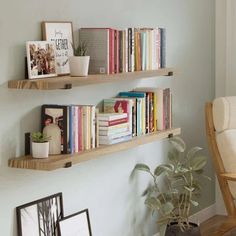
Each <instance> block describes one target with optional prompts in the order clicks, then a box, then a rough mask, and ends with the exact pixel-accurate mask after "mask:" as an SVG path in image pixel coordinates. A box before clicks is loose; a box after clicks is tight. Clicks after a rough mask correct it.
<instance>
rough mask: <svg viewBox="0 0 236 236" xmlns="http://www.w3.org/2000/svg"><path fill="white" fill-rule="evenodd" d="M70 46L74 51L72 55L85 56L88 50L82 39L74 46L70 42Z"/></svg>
mask: <svg viewBox="0 0 236 236" xmlns="http://www.w3.org/2000/svg"><path fill="white" fill-rule="evenodd" d="M72 48H73V51H74V56H86V54H87V51H88V45H87V43H86V42H84V41H81V42H79V44H78V47H75V46H74V45H73V44H72Z"/></svg>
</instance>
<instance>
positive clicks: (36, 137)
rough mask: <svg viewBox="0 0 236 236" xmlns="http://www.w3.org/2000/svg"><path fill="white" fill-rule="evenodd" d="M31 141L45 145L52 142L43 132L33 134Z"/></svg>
mask: <svg viewBox="0 0 236 236" xmlns="http://www.w3.org/2000/svg"><path fill="white" fill-rule="evenodd" d="M30 137H31V140H32V142H35V143H45V142H48V141H49V140H50V137H48V136H47V135H46V134H44V133H41V132H34V133H32V134H31V136H30Z"/></svg>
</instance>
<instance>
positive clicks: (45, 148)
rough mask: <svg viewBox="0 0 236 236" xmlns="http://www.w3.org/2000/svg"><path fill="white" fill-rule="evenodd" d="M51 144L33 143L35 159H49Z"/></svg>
mask: <svg viewBox="0 0 236 236" xmlns="http://www.w3.org/2000/svg"><path fill="white" fill-rule="evenodd" d="M48 153H49V142H45V143H35V142H32V156H33V157H34V158H48Z"/></svg>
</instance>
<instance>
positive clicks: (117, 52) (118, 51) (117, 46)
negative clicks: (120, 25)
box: [114, 30, 120, 73]
mask: <svg viewBox="0 0 236 236" xmlns="http://www.w3.org/2000/svg"><path fill="white" fill-rule="evenodd" d="M114 32H115V73H119V64H120V63H119V59H120V56H119V53H120V46H119V45H120V44H119V42H120V41H119V30H115V31H114Z"/></svg>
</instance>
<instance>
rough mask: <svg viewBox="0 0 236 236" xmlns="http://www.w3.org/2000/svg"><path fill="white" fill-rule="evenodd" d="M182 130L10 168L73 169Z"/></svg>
mask: <svg viewBox="0 0 236 236" xmlns="http://www.w3.org/2000/svg"><path fill="white" fill-rule="evenodd" d="M180 132H181V129H180V128H172V129H168V130H165V131H158V132H155V133H151V134H147V135H144V136H141V137H134V138H132V139H131V140H129V141H127V142H122V143H118V144H114V145H107V146H100V147H99V148H96V149H92V150H89V151H84V152H80V153H76V154H73V155H71V154H66V155H55V156H50V157H49V158H47V159H34V158H32V157H31V156H23V157H19V158H13V159H10V160H9V163H8V166H9V167H13V168H23V169H34V170H47V171H51V170H56V169H59V168H66V167H71V166H72V165H75V164H79V163H82V162H84V161H88V160H93V159H98V158H101V157H102V156H103V155H107V154H112V153H116V152H120V151H123V150H127V149H130V148H134V147H137V146H140V145H143V144H147V143H151V142H154V141H156V140H161V139H164V138H168V137H170V136H175V135H178V134H180Z"/></svg>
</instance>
